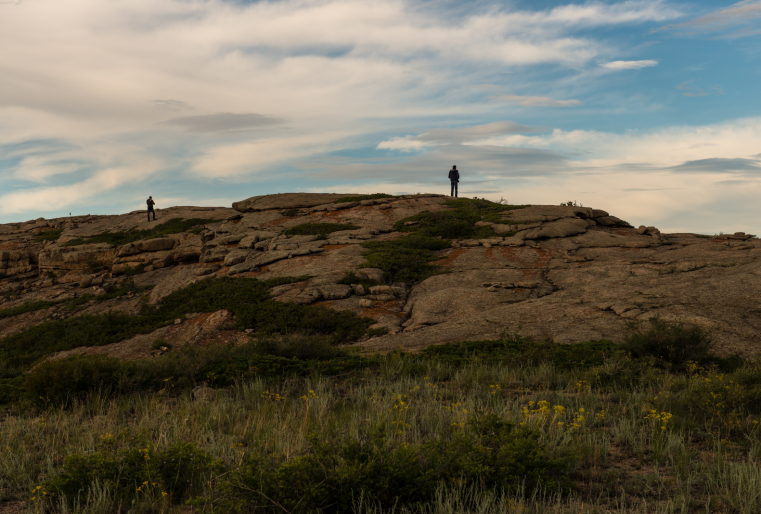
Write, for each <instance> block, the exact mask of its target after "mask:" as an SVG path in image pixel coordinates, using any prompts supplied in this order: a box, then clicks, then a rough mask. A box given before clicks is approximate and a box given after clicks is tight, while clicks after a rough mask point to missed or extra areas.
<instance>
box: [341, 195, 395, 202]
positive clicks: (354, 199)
mask: <svg viewBox="0 0 761 514" xmlns="http://www.w3.org/2000/svg"><path fill="white" fill-rule="evenodd" d="M381 198H395V197H394V195H389V194H386V193H374V194H371V195H359V196H346V197H344V198H339V199H338V200H335V201H334V202H333V203H349V202H361V201H362V200H378V199H381Z"/></svg>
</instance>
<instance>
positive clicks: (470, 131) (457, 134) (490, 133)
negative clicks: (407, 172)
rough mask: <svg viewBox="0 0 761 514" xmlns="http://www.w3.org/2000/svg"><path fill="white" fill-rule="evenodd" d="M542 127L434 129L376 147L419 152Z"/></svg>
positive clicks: (498, 124)
mask: <svg viewBox="0 0 761 514" xmlns="http://www.w3.org/2000/svg"><path fill="white" fill-rule="evenodd" d="M545 130H547V129H545V128H543V127H532V126H529V125H520V124H518V123H513V122H511V121H497V122H493V123H485V124H483V125H474V126H470V127H461V128H436V129H431V130H428V131H427V132H424V133H423V134H420V135H418V136H404V137H393V138H391V139H389V140H387V141H382V142H380V143H379V144H378V146H377V147H376V148H377V149H379V150H400V151H403V152H410V151H414V150H420V149H422V148H424V147H426V146H436V145H446V144H463V143H470V142H473V141H481V140H484V139H488V138H491V137H494V136H500V135H506V134H531V133H535V132H543V131H545Z"/></svg>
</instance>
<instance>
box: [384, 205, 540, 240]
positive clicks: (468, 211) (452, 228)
mask: <svg viewBox="0 0 761 514" xmlns="http://www.w3.org/2000/svg"><path fill="white" fill-rule="evenodd" d="M444 205H446V206H448V207H451V208H452V210H447V211H436V212H429V211H424V212H421V213H419V214H415V215H414V216H409V217H407V218H404V219H401V220H399V221H397V222H396V223H395V224H394V230H398V231H399V232H416V233H418V234H422V235H426V236H430V237H443V238H445V239H481V238H486V237H494V236H496V235H497V234H496V233H495V232H494V229H492V228H491V227H490V226H481V227H477V226H476V222H478V221H489V222H492V223H501V224H509V222H507V221H505V220H504V219H502V218H500V217H499V214H500V213H502V212H507V211H511V210H515V209H523V208H525V207H527V206H526V205H504V204H499V203H494V202H490V201H488V200H470V199H468V198H457V199H453V200H448V201H446V202H445V203H444ZM408 223H411V224H409V225H408ZM502 235H512V234H502Z"/></svg>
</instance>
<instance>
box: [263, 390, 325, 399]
mask: <svg viewBox="0 0 761 514" xmlns="http://www.w3.org/2000/svg"><path fill="white" fill-rule="evenodd" d="M265 392H266V391H265ZM278 396H280V395H278ZM314 398H317V393H315V392H314V391H312V390H311V389H310V390H309V393H307V394H305V395H304V396H302V397H301V399H302V400H312V399H314Z"/></svg>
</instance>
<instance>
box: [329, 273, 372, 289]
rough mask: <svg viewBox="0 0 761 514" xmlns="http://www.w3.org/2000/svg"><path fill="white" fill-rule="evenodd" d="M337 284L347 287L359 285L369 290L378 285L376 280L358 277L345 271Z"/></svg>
mask: <svg viewBox="0 0 761 514" xmlns="http://www.w3.org/2000/svg"><path fill="white" fill-rule="evenodd" d="M338 284H344V285H347V286H350V285H352V284H360V285H361V286H363V287H364V288H365V289H370V288H371V287H373V286H377V285H379V282H377V281H376V280H373V279H370V278H367V277H365V276H360V275H357V274H356V273H354V272H353V271H347V272H346V273H344V276H343V277H341V280H339V281H338Z"/></svg>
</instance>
